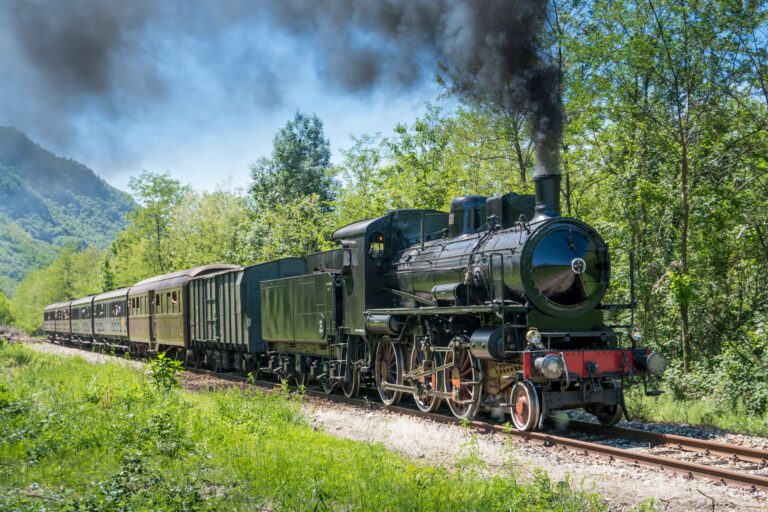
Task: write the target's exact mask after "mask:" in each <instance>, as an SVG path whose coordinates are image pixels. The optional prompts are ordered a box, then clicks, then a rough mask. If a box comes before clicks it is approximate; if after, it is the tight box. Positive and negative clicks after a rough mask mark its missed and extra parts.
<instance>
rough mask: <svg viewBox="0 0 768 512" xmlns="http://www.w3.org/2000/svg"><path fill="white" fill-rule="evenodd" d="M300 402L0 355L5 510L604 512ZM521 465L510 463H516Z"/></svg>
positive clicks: (598, 505)
mask: <svg viewBox="0 0 768 512" xmlns="http://www.w3.org/2000/svg"><path fill="white" fill-rule="evenodd" d="M300 407H301V397H299V396H295V395H294V396H290V395H288V394H287V393H282V394H281V393H269V394H265V393H262V392H259V391H256V390H249V391H244V392H243V391H239V390H228V391H223V390H221V391H210V392H202V393H191V392H186V391H183V390H179V389H175V390H172V391H171V392H159V391H157V390H155V389H154V388H153V387H152V386H151V385H150V382H149V380H148V378H147V377H146V376H145V375H144V374H143V373H142V372H140V371H136V370H132V369H129V368H125V367H122V366H120V365H116V364H103V365H102V364H99V365H94V364H89V363H87V362H85V361H84V360H82V359H80V358H60V357H54V356H47V355H42V354H39V353H36V352H34V351H32V350H30V349H28V348H26V347H23V346H20V345H13V346H7V345H5V346H0V431H1V432H2V433H3V435H2V438H0V510H72V511H75V510H77V511H85V510H94V511H96V510H98V511H129V510H130V511H135V510H153V511H158V510H169V511H170V510H173V511H177V510H227V511H230V510H231V511H236V510H249V511H250V510H312V511H319V510H376V511H385V510H437V509H442V510H526V511H545V510H546V511H549V510H568V511H570V510H573V511H576V510H578V511H583V510H604V509H605V506H604V505H603V504H602V502H601V500H600V499H599V497H597V496H596V495H594V494H589V493H585V492H580V491H578V490H574V489H573V488H571V486H570V485H568V483H565V484H562V483H558V484H554V483H552V482H550V481H549V480H548V478H547V477H546V476H545V475H544V474H543V473H538V474H537V476H536V477H535V479H534V480H533V481H532V482H529V483H525V484H523V483H520V480H519V479H516V478H515V475H514V472H513V469H512V467H513V466H512V465H510V468H509V469H507V470H504V471H503V472H501V473H499V474H496V475H488V474H487V472H484V471H483V467H482V463H481V462H480V460H479V457H477V456H476V453H473V450H476V449H477V446H476V443H471V442H470V443H468V444H467V446H466V447H465V448H466V450H467V456H466V457H462V458H461V459H462V460H461V461H460V462H459V463H457V465H456V466H455V467H431V466H428V465H426V464H420V463H415V462H413V461H411V460H408V459H405V458H403V457H400V456H398V455H396V454H393V453H391V452H389V451H387V450H386V449H385V448H384V447H383V446H381V445H378V444H367V443H359V442H353V441H347V440H343V439H339V438H336V437H333V436H331V435H329V434H326V433H324V432H321V431H315V430H313V429H312V428H311V427H310V426H308V425H307V424H306V422H305V420H304V418H303V416H302V414H301V410H300ZM511 456H513V455H511Z"/></svg>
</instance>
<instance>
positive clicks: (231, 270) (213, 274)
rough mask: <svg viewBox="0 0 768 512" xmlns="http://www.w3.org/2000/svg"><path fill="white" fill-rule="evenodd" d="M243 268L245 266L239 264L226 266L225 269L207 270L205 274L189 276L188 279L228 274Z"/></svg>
mask: <svg viewBox="0 0 768 512" xmlns="http://www.w3.org/2000/svg"><path fill="white" fill-rule="evenodd" d="M243 268H245V267H240V266H237V265H235V266H234V268H227V269H224V270H218V271H216V272H208V273H205V274H200V275H197V276H195V277H192V278H190V280H198V279H207V278H209V277H213V276H218V275H221V274H228V273H229V272H239V271H241V270H243Z"/></svg>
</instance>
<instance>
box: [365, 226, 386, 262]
mask: <svg viewBox="0 0 768 512" xmlns="http://www.w3.org/2000/svg"><path fill="white" fill-rule="evenodd" d="M368 255H369V256H370V257H371V258H381V257H382V256H384V233H381V232H376V233H374V234H373V235H371V244H370V246H369V249H368Z"/></svg>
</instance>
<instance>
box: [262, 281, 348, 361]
mask: <svg viewBox="0 0 768 512" xmlns="http://www.w3.org/2000/svg"><path fill="white" fill-rule="evenodd" d="M339 285H340V283H339V282H338V281H337V279H336V277H335V276H334V275H332V274H329V273H316V274H307V275H302V276H295V277H288V278H283V279H275V280H271V281H262V283H261V317H262V336H263V337H264V340H266V341H267V342H268V344H269V345H270V348H272V349H273V350H276V351H280V352H300V353H304V354H311V355H327V354H328V346H329V343H330V341H331V340H333V339H334V337H335V336H336V328H337V326H338V322H339V317H340V312H341V308H340V304H339V301H340V298H341V288H340V286H339Z"/></svg>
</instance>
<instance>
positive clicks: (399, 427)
mask: <svg viewBox="0 0 768 512" xmlns="http://www.w3.org/2000/svg"><path fill="white" fill-rule="evenodd" d="M29 346H30V347H32V348H34V349H35V350H39V351H41V352H45V353H50V354H57V355H62V356H80V357H83V358H84V359H86V360H87V361H91V362H94V363H104V362H107V361H116V362H118V363H120V364H124V365H127V366H131V367H134V368H139V369H141V368H144V366H145V365H144V363H141V362H138V361H126V360H124V359H122V358H119V357H112V356H108V355H103V354H96V353H92V352H87V351H83V350H78V349H73V348H68V347H62V346H58V345H50V344H48V343H30V344H29ZM182 383H183V384H184V386H185V387H186V388H188V389H192V390H199V389H208V388H212V387H231V386H237V387H242V386H243V384H241V383H236V382H232V381H230V380H226V379H219V378H217V377H215V376H211V375H199V374H191V373H185V374H184V377H183V379H182ZM304 411H305V414H306V416H307V419H308V421H309V423H310V424H311V425H312V426H313V427H315V428H319V429H322V430H325V431H327V432H328V433H329V434H331V435H334V436H338V437H343V438H347V439H353V440H358V441H364V442H376V443H382V444H383V445H384V446H386V447H387V448H389V449H390V450H393V451H395V452H398V453H400V454H403V455H405V456H407V457H411V458H414V459H417V460H422V461H424V462H426V463H429V464H442V465H446V466H451V467H455V466H456V465H457V463H458V462H459V461H461V460H462V459H466V458H468V457H476V458H478V459H479V460H481V461H482V463H483V464H485V465H486V467H487V470H488V471H494V470H497V469H499V468H501V467H502V466H506V467H512V468H514V470H515V471H516V472H517V473H518V474H519V475H520V477H521V478H523V479H529V478H530V477H531V476H532V475H533V472H534V470H535V469H536V468H540V469H542V470H544V471H546V472H547V473H548V474H549V476H550V478H551V479H552V480H553V481H555V482H557V481H564V480H567V481H569V482H570V483H571V486H572V487H574V488H579V489H585V490H589V491H594V492H597V493H599V494H600V495H601V496H602V497H603V498H604V499H605V500H606V501H607V502H608V503H609V504H610V506H611V508H613V509H615V510H625V509H628V508H631V507H632V506H634V505H637V504H638V503H640V502H642V501H644V500H646V499H648V498H655V500H656V504H657V506H658V508H659V509H660V510H669V511H690V510H715V511H718V512H719V511H751V510H754V511H768V493H764V492H752V491H749V490H744V489H738V488H734V487H727V486H724V485H716V484H714V483H710V482H707V481H703V480H688V479H685V478H683V477H680V476H675V475H668V474H665V473H664V472H663V471H657V470H652V469H649V468H645V467H641V466H636V465H632V464H627V463H621V462H609V461H607V460H603V459H598V458H594V457H591V456H585V455H580V454H576V453H574V452H573V451H568V450H562V451H560V450H555V449H551V448H546V447H543V446H538V445H532V444H526V443H524V442H522V441H517V442H511V443H510V442H509V441H508V440H507V439H506V438H505V437H504V436H503V435H500V434H481V433H477V432H476V431H473V430H468V429H465V428H463V427H461V426H458V425H446V424H441V423H435V422H433V421H429V420H424V419H420V418H414V417H411V416H403V415H401V414H396V413H390V412H387V411H385V410H371V411H366V410H362V409H360V408H359V407H354V406H348V405H342V404H338V403H335V402H331V401H328V400H323V399H316V398H311V399H307V400H306V403H305V405H304ZM757 440H758V441H759V438H758V439H757Z"/></svg>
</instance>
